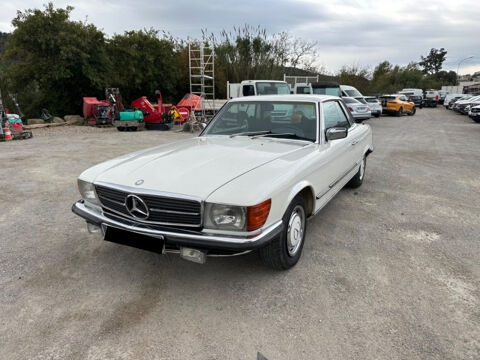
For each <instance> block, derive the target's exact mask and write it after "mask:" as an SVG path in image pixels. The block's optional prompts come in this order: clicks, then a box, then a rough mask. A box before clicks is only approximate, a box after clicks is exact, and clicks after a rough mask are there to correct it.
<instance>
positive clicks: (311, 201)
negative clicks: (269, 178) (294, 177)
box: [283, 180, 315, 213]
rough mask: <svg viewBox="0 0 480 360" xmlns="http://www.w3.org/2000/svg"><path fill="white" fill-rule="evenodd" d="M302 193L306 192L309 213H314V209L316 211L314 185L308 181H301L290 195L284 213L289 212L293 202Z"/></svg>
mask: <svg viewBox="0 0 480 360" xmlns="http://www.w3.org/2000/svg"><path fill="white" fill-rule="evenodd" d="M302 191H306V193H305V197H306V198H305V203H306V204H307V209H306V210H307V212H309V211H310V212H312V211H313V209H315V190H314V188H313V185H312V184H311V183H310V182H309V181H307V180H303V181H300V182H299V183H298V184H296V185H295V186H294V187H293V188H292V189H291V190H290V193H289V194H288V197H287V199H286V202H285V206H284V209H283V213H285V211H287V208H288V206H289V205H290V203H291V202H292V200H293V199H294V198H295V196H297V195H298V194H299V193H301V192H302Z"/></svg>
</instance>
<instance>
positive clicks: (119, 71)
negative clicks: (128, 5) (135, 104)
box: [107, 29, 188, 101]
mask: <svg viewBox="0 0 480 360" xmlns="http://www.w3.org/2000/svg"><path fill="white" fill-rule="evenodd" d="M177 45H178V47H176V44H175V43H174V42H173V40H167V39H162V38H160V32H159V31H158V30H154V29H150V30H140V31H127V32H125V33H124V34H123V35H114V36H113V38H112V39H111V40H110V41H109V42H108V45H107V49H108V54H109V57H110V63H111V64H112V70H111V76H110V78H109V80H108V84H109V85H110V86H113V87H119V88H120V91H121V92H122V96H123V98H124V99H129V100H133V99H135V98H138V97H140V96H142V95H145V96H148V97H152V96H153V95H154V93H155V90H161V92H162V95H163V97H164V98H165V99H166V100H167V101H169V100H170V101H175V100H177V101H178V99H179V98H181V97H182V96H183V95H184V94H185V93H186V92H188V79H187V80H186V81H185V78H186V77H188V58H187V64H183V66H182V65H181V60H182V59H184V57H185V51H183V48H182V46H181V44H177ZM182 55H183V58H182ZM187 55H188V50H187ZM185 65H186V66H185ZM182 76H183V78H182Z"/></svg>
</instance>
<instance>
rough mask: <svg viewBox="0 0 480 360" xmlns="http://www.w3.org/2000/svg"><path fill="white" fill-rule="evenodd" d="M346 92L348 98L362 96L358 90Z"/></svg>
mask: <svg viewBox="0 0 480 360" xmlns="http://www.w3.org/2000/svg"><path fill="white" fill-rule="evenodd" d="M344 91H345V93H346V94H347V95H348V96H351V97H357V96H362V94H360V92H359V91H358V90H356V89H352V90H344Z"/></svg>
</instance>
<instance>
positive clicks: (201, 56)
mask: <svg viewBox="0 0 480 360" xmlns="http://www.w3.org/2000/svg"><path fill="white" fill-rule="evenodd" d="M188 60H189V61H188V62H189V76H190V94H192V95H198V96H200V98H201V106H202V114H201V119H200V120H201V121H205V122H206V121H209V120H210V119H211V118H212V117H213V115H214V114H215V111H216V108H215V48H214V46H213V45H206V44H205V43H204V42H203V41H200V42H198V41H196V42H192V41H190V42H189V43H188ZM192 105H193V104H192Z"/></svg>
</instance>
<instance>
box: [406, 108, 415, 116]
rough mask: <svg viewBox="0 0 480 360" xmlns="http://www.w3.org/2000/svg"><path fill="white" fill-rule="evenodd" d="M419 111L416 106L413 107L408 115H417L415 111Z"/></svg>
mask: <svg viewBox="0 0 480 360" xmlns="http://www.w3.org/2000/svg"><path fill="white" fill-rule="evenodd" d="M416 112H417V109H415V106H414V107H413V108H412V111H410V112H409V113H408V116H412V115H415V113H416Z"/></svg>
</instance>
